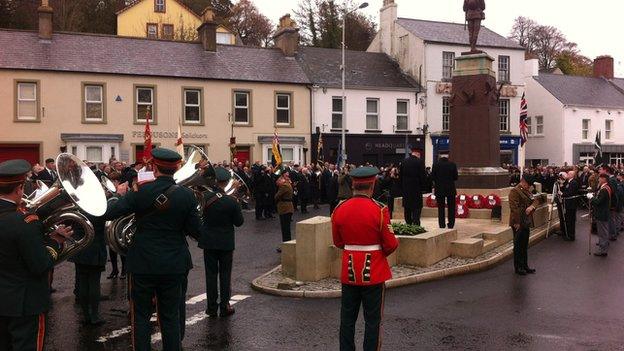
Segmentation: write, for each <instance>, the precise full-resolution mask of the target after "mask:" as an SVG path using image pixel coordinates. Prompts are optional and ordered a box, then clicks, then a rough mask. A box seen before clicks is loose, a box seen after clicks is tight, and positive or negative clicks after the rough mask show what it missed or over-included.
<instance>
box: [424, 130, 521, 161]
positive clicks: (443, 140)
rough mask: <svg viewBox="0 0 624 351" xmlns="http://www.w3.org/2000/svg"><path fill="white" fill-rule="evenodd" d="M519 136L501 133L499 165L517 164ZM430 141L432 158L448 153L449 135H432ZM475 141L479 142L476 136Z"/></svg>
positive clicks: (435, 158)
mask: <svg viewBox="0 0 624 351" xmlns="http://www.w3.org/2000/svg"><path fill="white" fill-rule="evenodd" d="M520 140H521V138H520V137H519V136H515V135H501V137H500V159H501V165H518V152H519V149H520ZM431 142H432V144H433V159H434V160H437V159H438V158H439V157H440V156H441V155H448V154H449V144H450V140H449V136H448V135H432V136H431ZM475 142H479V140H478V138H477V139H475Z"/></svg>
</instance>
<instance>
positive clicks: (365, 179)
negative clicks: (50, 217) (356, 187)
mask: <svg viewBox="0 0 624 351" xmlns="http://www.w3.org/2000/svg"><path fill="white" fill-rule="evenodd" d="M377 174H379V168H377V167H359V168H356V169H354V170H353V171H351V173H349V175H350V176H351V178H353V183H370V182H374V181H375V179H376V177H377Z"/></svg>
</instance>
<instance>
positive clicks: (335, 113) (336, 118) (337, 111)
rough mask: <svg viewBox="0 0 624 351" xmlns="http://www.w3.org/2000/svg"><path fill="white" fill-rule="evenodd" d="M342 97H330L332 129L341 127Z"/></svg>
mask: <svg viewBox="0 0 624 351" xmlns="http://www.w3.org/2000/svg"><path fill="white" fill-rule="evenodd" d="M342 114H343V109H342V98H341V97H334V98H332V126H331V127H332V129H342Z"/></svg>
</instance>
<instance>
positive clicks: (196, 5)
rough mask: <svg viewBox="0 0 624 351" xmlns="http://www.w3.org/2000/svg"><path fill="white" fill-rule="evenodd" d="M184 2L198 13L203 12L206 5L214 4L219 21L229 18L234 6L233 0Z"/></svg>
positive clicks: (187, 0)
mask: <svg viewBox="0 0 624 351" xmlns="http://www.w3.org/2000/svg"><path fill="white" fill-rule="evenodd" d="M182 2H183V3H184V4H185V5H186V6H188V7H189V8H190V9H191V10H193V11H194V12H195V13H197V14H198V15H199V14H201V13H202V12H203V11H204V10H205V9H206V7H208V6H212V8H213V9H214V12H215V17H216V18H217V20H219V21H225V20H227V18H228V17H230V11H231V9H232V6H234V5H233V4H232V1H231V0H182Z"/></svg>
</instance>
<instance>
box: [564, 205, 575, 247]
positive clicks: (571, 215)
mask: <svg viewBox="0 0 624 351" xmlns="http://www.w3.org/2000/svg"><path fill="white" fill-rule="evenodd" d="M564 217H565V228H566V229H565V232H564V235H565V238H567V239H570V240H574V239H576V208H574V209H570V208H566V213H565V216H564Z"/></svg>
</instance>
